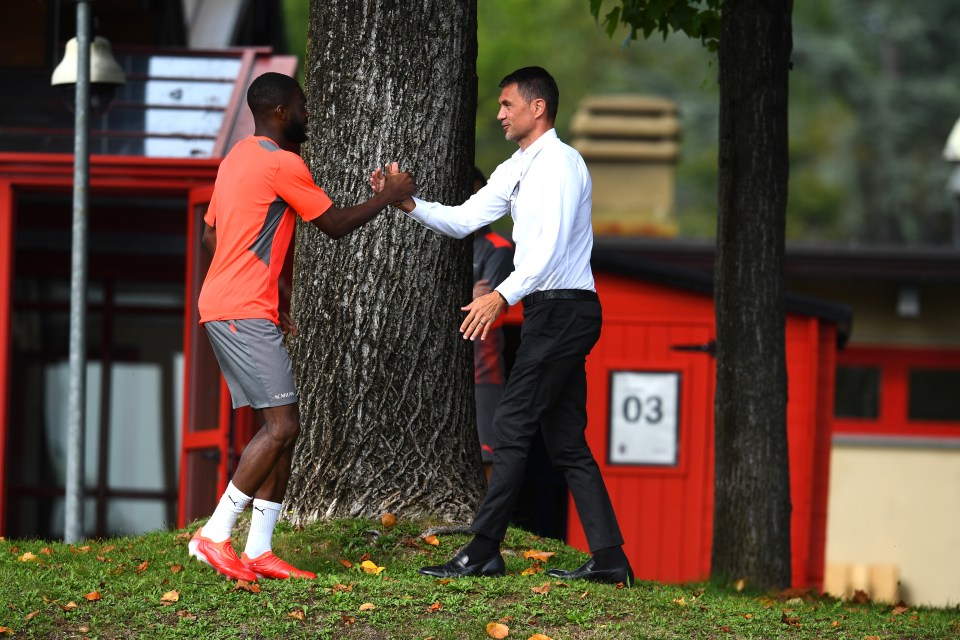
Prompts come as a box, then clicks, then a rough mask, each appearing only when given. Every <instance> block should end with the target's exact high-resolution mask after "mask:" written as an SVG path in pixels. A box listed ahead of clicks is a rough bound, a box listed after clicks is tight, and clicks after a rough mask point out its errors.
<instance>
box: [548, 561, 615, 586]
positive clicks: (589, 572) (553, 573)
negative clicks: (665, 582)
mask: <svg viewBox="0 0 960 640" xmlns="http://www.w3.org/2000/svg"><path fill="white" fill-rule="evenodd" d="M593 566H594V562H593V558H590V559H589V560H587V561H586V562H585V563H583V565H581V566H580V568H579V569H575V570H573V571H564V570H563V569H548V570H547V575H548V576H550V577H552V578H560V579H561V580H589V581H590V582H606V583H608V584H617V583H618V582H622V583H623V584H624V586H627V587H632V586H633V569H631V568H630V565H625V566H622V567H616V568H614V569H594V568H593Z"/></svg>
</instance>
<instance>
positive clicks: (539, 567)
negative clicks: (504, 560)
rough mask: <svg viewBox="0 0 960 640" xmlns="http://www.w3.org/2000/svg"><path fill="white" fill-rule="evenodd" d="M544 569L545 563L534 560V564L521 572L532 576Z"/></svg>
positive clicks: (523, 574)
mask: <svg viewBox="0 0 960 640" xmlns="http://www.w3.org/2000/svg"><path fill="white" fill-rule="evenodd" d="M541 571H543V565H541V564H540V563H539V562H534V563H533V564H532V565H530V566H529V567H527V568H526V569H524V570H523V571H521V572H520V575H522V576H532V575H534V574H537V573H540V572H541Z"/></svg>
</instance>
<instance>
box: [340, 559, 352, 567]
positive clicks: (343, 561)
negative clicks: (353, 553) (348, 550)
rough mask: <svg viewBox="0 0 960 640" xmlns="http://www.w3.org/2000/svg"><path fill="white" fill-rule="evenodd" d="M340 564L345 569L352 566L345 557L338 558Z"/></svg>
mask: <svg viewBox="0 0 960 640" xmlns="http://www.w3.org/2000/svg"><path fill="white" fill-rule="evenodd" d="M340 564H342V565H343V566H345V567H346V568H347V569H349V568H350V567H352V566H353V563H352V562H350V561H349V560H347V559H346V558H340Z"/></svg>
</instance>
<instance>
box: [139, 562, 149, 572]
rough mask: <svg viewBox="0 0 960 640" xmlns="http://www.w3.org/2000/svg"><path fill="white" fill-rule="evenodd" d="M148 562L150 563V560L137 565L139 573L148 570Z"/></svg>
mask: <svg viewBox="0 0 960 640" xmlns="http://www.w3.org/2000/svg"><path fill="white" fill-rule="evenodd" d="M148 564H150V562H149V560H144V561H143V562H141V563H140V564H138V565H137V573H143V572H144V571H146V570H147V565H148Z"/></svg>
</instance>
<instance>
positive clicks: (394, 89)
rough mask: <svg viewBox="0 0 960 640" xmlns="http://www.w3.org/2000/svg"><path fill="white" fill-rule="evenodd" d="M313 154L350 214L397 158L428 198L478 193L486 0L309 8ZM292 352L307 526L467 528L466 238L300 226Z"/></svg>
mask: <svg viewBox="0 0 960 640" xmlns="http://www.w3.org/2000/svg"><path fill="white" fill-rule="evenodd" d="M310 5H311V6H310V23H309V33H308V44H307V63H306V67H307V68H306V74H305V76H306V77H305V91H306V95H307V104H308V108H309V111H310V114H311V117H310V127H309V133H310V141H309V142H308V143H307V144H306V145H305V146H304V149H303V155H304V159H305V160H306V162H307V164H308V166H309V167H310V168H311V171H312V172H313V174H314V178H315V179H316V181H317V183H318V184H319V185H320V186H321V187H323V188H324V190H326V191H327V193H328V194H329V195H330V196H331V198H332V199H333V201H334V202H335V203H337V205H338V206H347V205H351V204H354V203H356V202H359V201H361V200H363V199H365V198H367V197H369V195H370V193H371V192H370V189H369V185H368V180H369V175H370V171H371V170H372V169H373V168H374V167H375V166H377V165H379V164H383V163H385V162H387V161H391V160H397V161H399V162H400V166H401V169H405V170H411V171H413V172H414V174H415V176H416V177H417V184H418V189H419V194H421V195H422V196H423V197H425V198H427V199H430V200H437V201H441V202H447V203H451V204H456V203H460V202H462V201H464V200H465V199H466V198H467V197H468V195H469V194H470V193H471V177H470V175H471V174H470V171H471V167H472V165H473V152H474V119H475V114H476V84H477V80H476V53H477V43H476V31H477V30H476V2H475V0H465V1H462V2H446V1H443V0H407V1H406V2H401V1H399V0H394V1H389V0H385V1H383V2H356V1H355V0H312V2H311V3H310ZM296 240H297V244H296V251H295V261H294V265H295V276H294V289H293V303H292V309H293V312H294V317H295V320H296V322H297V326H298V332H299V336H298V337H297V338H296V339H295V340H293V343H292V347H291V353H292V356H293V361H294V369H295V373H296V376H297V381H298V385H299V391H300V412H301V424H302V427H303V431H302V433H301V436H300V439H299V440H298V443H297V446H296V450H295V454H294V468H293V475H292V478H291V483H290V487H289V490H288V492H287V505H286V506H287V507H288V508H289V509H291V510H292V519H293V520H294V522H295V523H305V522H309V521H314V520H316V519H321V518H331V517H378V516H379V515H381V514H383V513H384V512H388V511H389V512H392V513H394V514H398V515H408V516H415V515H416V516H419V515H430V516H437V517H440V518H443V519H447V520H452V521H462V520H465V519H467V518H468V517H469V516H471V515H472V513H473V511H474V510H475V508H476V506H477V505H478V504H479V501H480V499H481V497H482V493H483V478H482V472H481V466H480V447H479V443H478V439H477V432H476V422H475V417H474V413H475V409H474V400H473V369H472V362H473V361H472V350H471V348H470V347H471V343H469V342H467V341H464V340H463V339H462V338H461V337H460V335H459V332H458V327H459V325H460V322H461V320H462V313H461V312H460V310H459V308H460V307H461V306H463V305H464V304H466V303H467V302H468V301H469V299H470V291H471V289H470V284H471V283H470V277H471V257H472V245H471V241H470V240H469V239H467V240H452V239H448V238H445V237H442V236H439V235H437V234H435V233H433V232H431V231H428V230H426V229H425V228H423V227H421V226H420V225H418V224H416V223H415V222H413V221H412V220H410V219H408V218H407V217H406V216H405V215H404V214H402V213H401V212H399V210H397V209H392V208H391V209H390V210H388V211H386V212H384V213H382V214H381V215H380V216H378V217H377V218H376V219H374V220H373V221H372V222H371V223H369V224H367V225H366V226H365V227H362V228H361V229H359V230H357V231H355V232H353V233H352V234H350V235H349V236H347V237H346V238H343V239H341V240H339V241H333V240H330V239H328V238H327V237H326V236H324V235H323V234H322V233H320V232H319V231H318V230H317V229H316V228H315V227H314V226H313V225H309V224H300V225H299V226H298V229H297V236H296Z"/></svg>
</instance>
